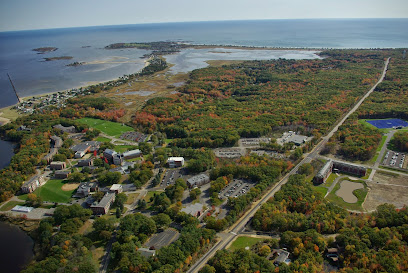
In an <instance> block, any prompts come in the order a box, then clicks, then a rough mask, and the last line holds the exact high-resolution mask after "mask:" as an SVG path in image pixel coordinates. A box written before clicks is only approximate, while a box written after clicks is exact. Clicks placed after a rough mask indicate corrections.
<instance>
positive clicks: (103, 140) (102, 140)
mask: <svg viewBox="0 0 408 273" xmlns="http://www.w3.org/2000/svg"><path fill="white" fill-rule="evenodd" d="M96 141H99V142H111V139H110V138H107V137H97V138H96Z"/></svg>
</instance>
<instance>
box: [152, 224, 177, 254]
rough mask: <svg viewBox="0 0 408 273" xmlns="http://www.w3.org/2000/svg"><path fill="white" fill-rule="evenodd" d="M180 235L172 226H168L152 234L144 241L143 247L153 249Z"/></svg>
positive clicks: (166, 244)
mask: <svg viewBox="0 0 408 273" xmlns="http://www.w3.org/2000/svg"><path fill="white" fill-rule="evenodd" d="M178 237H180V233H178V231H177V230H175V229H173V228H168V229H166V230H164V231H162V232H159V233H156V234H154V235H153V236H152V237H151V238H150V239H149V240H148V241H147V242H146V243H145V247H147V248H150V247H154V249H156V250H157V249H160V248H162V247H164V246H168V245H169V244H171V243H172V242H174V241H175V240H177V239H178Z"/></svg>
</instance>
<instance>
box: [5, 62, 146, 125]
mask: <svg viewBox="0 0 408 273" xmlns="http://www.w3.org/2000/svg"><path fill="white" fill-rule="evenodd" d="M149 60H150V58H149V59H146V60H144V66H143V68H142V69H140V70H138V71H136V72H134V73H138V72H140V71H142V70H143V69H144V68H145V67H147V66H148V65H149V64H150V62H149ZM123 76H124V75H122V76H120V77H123ZM120 77H118V78H113V79H108V80H103V81H90V82H87V83H86V84H85V85H80V86H76V87H72V88H69V89H64V90H56V91H52V92H47V93H41V94H36V95H30V96H23V97H20V99H21V102H25V101H26V100H28V99H31V98H33V97H34V98H37V99H38V98H41V97H46V96H49V95H54V94H57V93H60V92H68V91H70V90H72V89H80V88H88V87H90V86H93V85H98V84H101V83H106V82H110V81H116V80H118V79H119V78H120ZM18 104H19V103H15V104H12V105H8V106H5V107H2V108H0V126H3V125H5V124H7V123H9V122H11V121H12V119H11V118H7V117H2V115H3V114H4V111H5V110H11V108H13V107H14V106H16V105H18ZM17 115H18V116H20V115H21V114H17Z"/></svg>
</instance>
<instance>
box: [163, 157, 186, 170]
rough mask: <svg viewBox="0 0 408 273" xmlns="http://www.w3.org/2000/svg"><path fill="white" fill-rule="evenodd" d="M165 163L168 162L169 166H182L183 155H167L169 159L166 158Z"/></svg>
mask: <svg viewBox="0 0 408 273" xmlns="http://www.w3.org/2000/svg"><path fill="white" fill-rule="evenodd" d="M167 164H169V168H178V167H183V166H184V157H169V159H167Z"/></svg>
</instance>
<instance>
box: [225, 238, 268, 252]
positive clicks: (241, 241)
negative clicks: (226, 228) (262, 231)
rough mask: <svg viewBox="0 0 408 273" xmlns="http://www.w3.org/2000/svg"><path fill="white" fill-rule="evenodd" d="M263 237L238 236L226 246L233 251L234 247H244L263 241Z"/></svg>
mask: <svg viewBox="0 0 408 273" xmlns="http://www.w3.org/2000/svg"><path fill="white" fill-rule="evenodd" d="M263 240H265V239H262V238H253V237H248V236H240V237H238V238H237V239H235V241H234V242H233V243H232V244H231V246H230V247H229V248H228V249H229V250H231V251H234V250H236V249H240V248H245V247H247V246H248V247H251V246H253V245H254V244H256V243H258V242H260V241H263Z"/></svg>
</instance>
